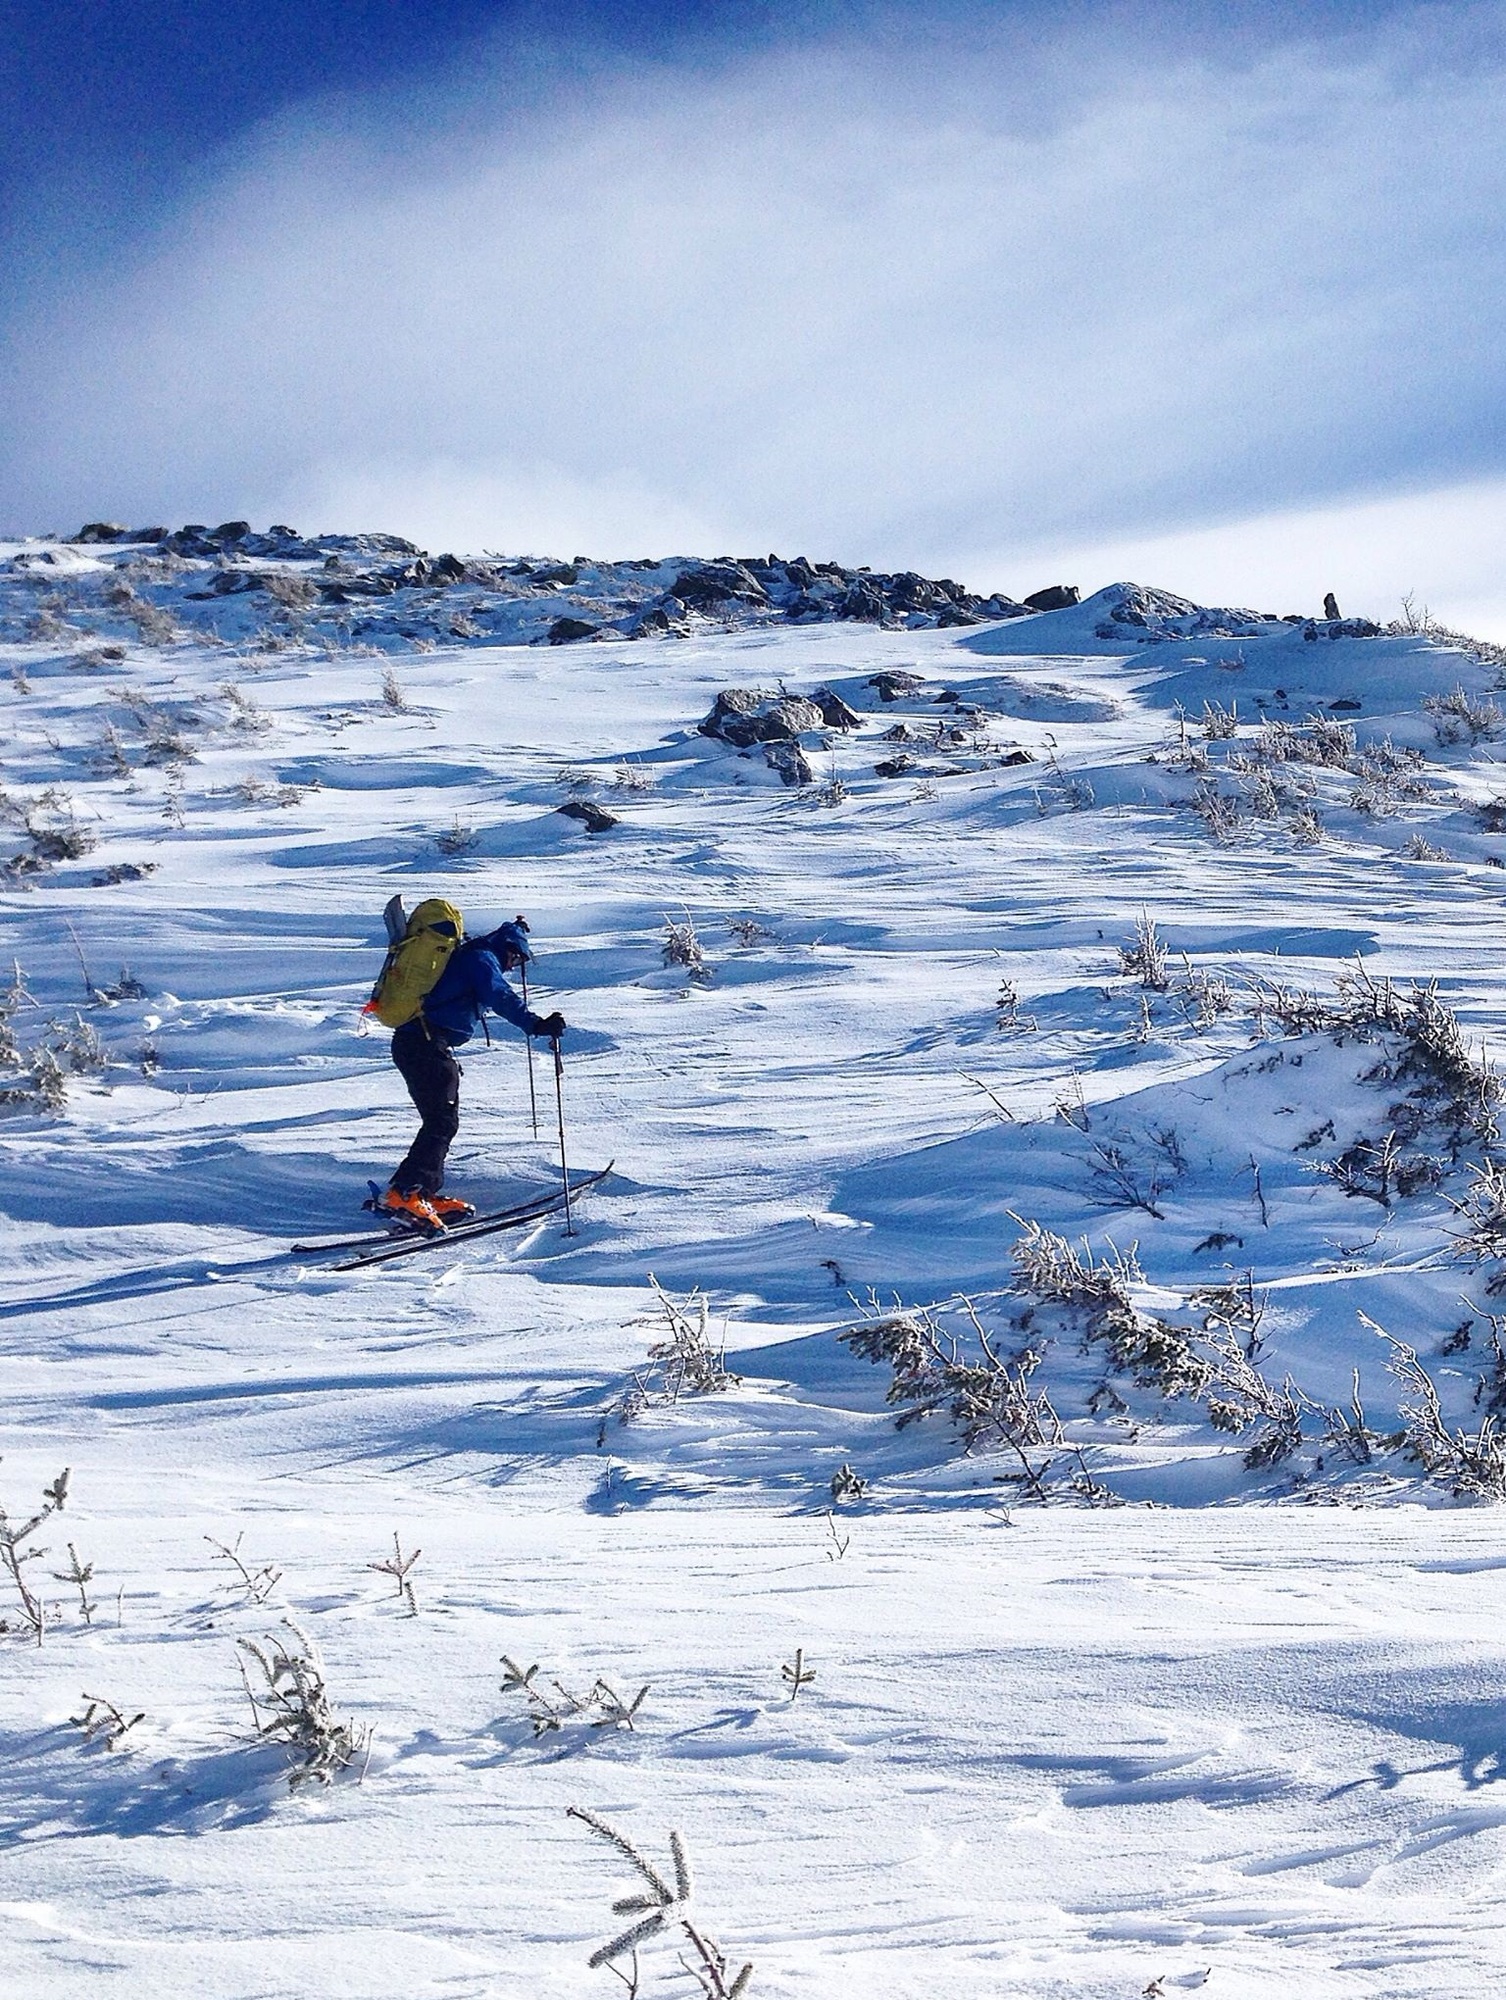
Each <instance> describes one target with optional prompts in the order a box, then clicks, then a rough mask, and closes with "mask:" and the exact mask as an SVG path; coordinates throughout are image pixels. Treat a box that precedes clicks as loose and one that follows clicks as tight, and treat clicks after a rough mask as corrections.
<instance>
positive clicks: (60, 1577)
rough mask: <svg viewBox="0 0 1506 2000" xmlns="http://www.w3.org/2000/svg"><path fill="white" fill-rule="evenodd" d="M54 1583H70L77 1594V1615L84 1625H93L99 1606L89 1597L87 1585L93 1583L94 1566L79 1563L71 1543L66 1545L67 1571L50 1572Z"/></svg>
mask: <svg viewBox="0 0 1506 2000" xmlns="http://www.w3.org/2000/svg"><path fill="white" fill-rule="evenodd" d="M52 1580H53V1582H54V1583H71V1584H72V1585H73V1587H74V1589H75V1590H76V1591H77V1592H78V1615H79V1616H80V1618H82V1619H83V1621H84V1623H85V1624H86V1625H92V1624H93V1623H94V1614H95V1612H96V1611H97V1610H98V1609H99V1606H98V1605H97V1604H95V1603H94V1602H93V1600H92V1599H91V1598H90V1596H89V1585H90V1584H91V1583H92V1582H93V1581H94V1565H93V1563H86V1562H80V1561H79V1555H78V1550H77V1549H76V1548H75V1547H74V1545H73V1543H72V1542H70V1543H69V1544H68V1567H67V1569H62V1570H58V1569H55V1570H54V1571H53V1572H52Z"/></svg>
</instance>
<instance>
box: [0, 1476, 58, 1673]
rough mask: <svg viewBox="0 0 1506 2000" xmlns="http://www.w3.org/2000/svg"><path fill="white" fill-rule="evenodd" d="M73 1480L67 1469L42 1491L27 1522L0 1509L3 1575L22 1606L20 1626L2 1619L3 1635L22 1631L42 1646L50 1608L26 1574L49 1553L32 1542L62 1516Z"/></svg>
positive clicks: (1, 1629)
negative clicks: (40, 1530)
mask: <svg viewBox="0 0 1506 2000" xmlns="http://www.w3.org/2000/svg"><path fill="white" fill-rule="evenodd" d="M70 1476H71V1475H70V1472H69V1468H68V1467H67V1466H66V1465H65V1466H64V1467H63V1469H62V1471H61V1472H60V1473H59V1474H58V1476H57V1478H56V1479H55V1480H54V1481H53V1482H52V1484H51V1486H45V1487H43V1489H42V1504H41V1506H40V1507H38V1508H37V1509H36V1510H35V1512H33V1513H32V1514H30V1515H28V1516H27V1518H26V1519H25V1520H22V1521H17V1520H14V1519H12V1517H11V1516H10V1514H9V1513H7V1511H6V1509H5V1508H4V1506H0V1572H3V1574H4V1575H5V1576H7V1577H8V1578H9V1579H10V1582H11V1586H12V1588H13V1589H14V1590H15V1593H16V1596H17V1598H18V1600H19V1603H20V1623H19V1624H14V1623H12V1622H11V1620H9V1619H0V1632H15V1631H20V1632H22V1633H24V1634H25V1635H26V1636H27V1637H28V1638H32V1639H35V1640H36V1642H37V1644H38V1645H39V1646H40V1645H41V1643H42V1639H43V1637H44V1635H45V1633H46V1630H47V1607H46V1606H45V1604H44V1603H43V1601H42V1596H41V1593H40V1591H38V1590H36V1589H35V1588H34V1587H33V1585H32V1583H31V1580H30V1578H29V1577H28V1576H27V1573H26V1572H27V1566H28V1565H29V1564H31V1563H34V1562H38V1561H40V1560H41V1558H42V1557H43V1556H44V1555H46V1553H47V1551H46V1549H44V1548H41V1547H39V1546H37V1545H36V1544H35V1543H32V1541H31V1538H32V1536H33V1535H34V1534H35V1533H36V1531H37V1529H38V1528H40V1527H41V1525H42V1523H43V1522H44V1521H46V1520H49V1519H50V1518H51V1517H52V1515H54V1514H61V1513H62V1511H63V1509H64V1507H65V1506H66V1505H67V1503H68V1481H69V1478H70ZM28 1544H29V1545H30V1546H28ZM14 1615H15V1614H12V1616H13V1617H14Z"/></svg>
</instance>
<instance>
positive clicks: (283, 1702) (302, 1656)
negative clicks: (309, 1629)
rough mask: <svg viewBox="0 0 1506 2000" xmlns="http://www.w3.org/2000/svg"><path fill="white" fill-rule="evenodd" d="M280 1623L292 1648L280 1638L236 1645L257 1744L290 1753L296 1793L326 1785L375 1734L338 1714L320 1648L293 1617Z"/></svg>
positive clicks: (290, 1779) (291, 1781) (291, 1778)
mask: <svg viewBox="0 0 1506 2000" xmlns="http://www.w3.org/2000/svg"><path fill="white" fill-rule="evenodd" d="M282 1623H283V1629H284V1630H285V1631H286V1632H288V1633H289V1634H291V1640H292V1643H289V1641H288V1640H281V1639H268V1640H267V1641H266V1643H265V1645H258V1644H257V1643H256V1641H255V1640H254V1639H237V1641H236V1645H237V1646H238V1647H239V1649H240V1653H241V1662H240V1668H241V1681H242V1684H243V1685H244V1687H245V1690H246V1699H247V1700H248V1701H249V1702H250V1704H251V1715H252V1718H253V1723H254V1727H255V1731H256V1738H257V1741H258V1742H274V1743H280V1744H281V1745H282V1747H283V1748H284V1750H285V1751H286V1752H287V1757H288V1763H289V1766H290V1769H289V1772H288V1784H289V1785H290V1786H292V1787H294V1788H296V1787H297V1786H299V1785H303V1784H307V1783H308V1782H309V1781H310V1780H313V1781H315V1782H317V1783H318V1784H321V1785H328V1784H330V1783H331V1782H332V1781H333V1780H334V1779H335V1778H336V1777H338V1776H339V1774H340V1773H341V1772H342V1771H344V1770H346V1769H348V1768H349V1766H350V1765H351V1764H353V1763H354V1762H355V1760H356V1758H357V1757H359V1756H360V1754H361V1752H362V1751H363V1750H364V1749H366V1748H367V1747H368V1746H369V1744H370V1741H371V1733H370V1731H369V1730H367V1729H364V1728H362V1727H361V1726H360V1725H359V1724H356V1723H351V1722H342V1721H341V1720H340V1719H339V1718H338V1717H337V1716H336V1715H335V1713H334V1710H333V1709H332V1707H331V1706H330V1699H329V1689H328V1687H327V1686H326V1684H325V1678H324V1662H323V1660H322V1659H321V1658H320V1656H319V1649H318V1647H317V1646H316V1645H315V1644H314V1642H313V1640H312V1639H310V1638H309V1637H308V1635H307V1634H306V1633H305V1632H303V1631H302V1630H301V1629H300V1628H299V1627H298V1626H297V1625H295V1624H294V1623H293V1621H292V1619H291V1618H284V1620H283V1621H282ZM247 1660H250V1661H251V1662H253V1663H254V1665H255V1666H256V1668H257V1670H258V1672H259V1673H260V1675H261V1682H262V1685H261V1687H260V1689H259V1690H257V1689H254V1688H253V1687H252V1684H251V1676H250V1673H249V1671H248V1669H247V1666H246V1662H247Z"/></svg>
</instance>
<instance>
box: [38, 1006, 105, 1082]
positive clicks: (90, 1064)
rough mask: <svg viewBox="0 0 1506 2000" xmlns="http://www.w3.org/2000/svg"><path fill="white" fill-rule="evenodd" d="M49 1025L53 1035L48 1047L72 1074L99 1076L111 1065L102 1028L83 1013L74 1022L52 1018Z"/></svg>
mask: <svg viewBox="0 0 1506 2000" xmlns="http://www.w3.org/2000/svg"><path fill="white" fill-rule="evenodd" d="M48 1026H49V1031H50V1034H51V1040H50V1041H49V1043H48V1047H49V1048H50V1049H51V1050H52V1052H53V1054H54V1055H55V1056H56V1057H57V1058H58V1060H59V1062H61V1063H63V1064H65V1065H66V1067H67V1069H68V1070H69V1071H70V1073H71V1074H72V1075H74V1076H100V1075H102V1074H103V1073H104V1071H105V1070H107V1069H108V1068H109V1066H110V1058H109V1056H108V1055H107V1054H106V1052H105V1045H104V1043H103V1042H102V1041H101V1040H100V1038H99V1030H98V1029H97V1028H96V1027H95V1025H94V1023H93V1022H92V1021H86V1020H85V1019H84V1017H83V1015H82V1014H78V1013H75V1015H74V1017H73V1019H72V1020H71V1021H52V1022H50V1023H49V1024H48Z"/></svg>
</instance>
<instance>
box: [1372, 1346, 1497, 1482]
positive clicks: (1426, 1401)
mask: <svg viewBox="0 0 1506 2000" xmlns="http://www.w3.org/2000/svg"><path fill="white" fill-rule="evenodd" d="M1360 1319H1361V1321H1362V1322H1363V1323H1364V1324H1365V1325H1366V1326H1368V1327H1369V1328H1370V1330H1371V1332H1372V1333H1378V1334H1379V1335H1380V1337H1381V1339H1382V1340H1384V1341H1385V1342H1386V1343H1387V1345H1388V1346H1389V1347H1390V1349H1391V1359H1390V1362H1389V1364H1388V1365H1389V1366H1390V1369H1391V1372H1392V1374H1393V1375H1394V1376H1395V1377H1396V1379H1397V1381H1398V1382H1399V1383H1400V1384H1401V1388H1402V1396H1403V1401H1402V1403H1401V1406H1400V1408H1401V1418H1402V1423H1403V1427H1404V1428H1403V1448H1404V1449H1405V1451H1406V1452H1407V1453H1408V1455H1409V1456H1410V1457H1411V1458H1413V1459H1415V1460H1416V1461H1417V1463H1418V1464H1419V1465H1420V1466H1421V1467H1422V1469H1423V1471H1424V1472H1425V1473H1426V1474H1427V1475H1428V1477H1429V1478H1430V1479H1436V1480H1437V1481H1438V1482H1439V1483H1440V1484H1441V1485H1444V1486H1447V1487H1448V1489H1449V1491H1450V1492H1451V1493H1453V1494H1455V1495H1456V1496H1458V1497H1459V1498H1461V1499H1472V1500H1506V1430H1503V1428H1502V1427H1501V1425H1500V1423H1499V1422H1498V1421H1497V1419H1496V1417H1495V1416H1493V1415H1487V1416H1485V1417H1484V1418H1483V1419H1482V1420H1481V1424H1480V1428H1479V1430H1478V1431H1476V1432H1474V1433H1473V1434H1471V1433H1470V1432H1468V1431H1464V1430H1455V1429H1453V1428H1451V1426H1450V1425H1449V1424H1448V1423H1447V1421H1446V1420H1445V1418H1444V1415H1443V1409H1442V1405H1441V1404H1440V1402H1439V1399H1438V1390H1437V1386H1436V1384H1435V1383H1434V1381H1433V1379H1432V1377H1431V1376H1430V1375H1429V1374H1428V1372H1427V1370H1426V1369H1425V1368H1424V1367H1423V1365H1422V1363H1421V1362H1420V1361H1419V1360H1418V1358H1417V1350H1416V1348H1415V1347H1412V1346H1409V1345H1408V1343H1407V1342H1406V1341H1404V1340H1398V1339H1397V1338H1396V1337H1395V1335H1394V1334H1389V1333H1387V1332H1386V1330H1385V1328H1384V1327H1382V1326H1377V1325H1376V1323H1375V1321H1374V1320H1373V1319H1371V1318H1370V1317H1369V1316H1368V1315H1367V1314H1365V1313H1361V1314H1360Z"/></svg>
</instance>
